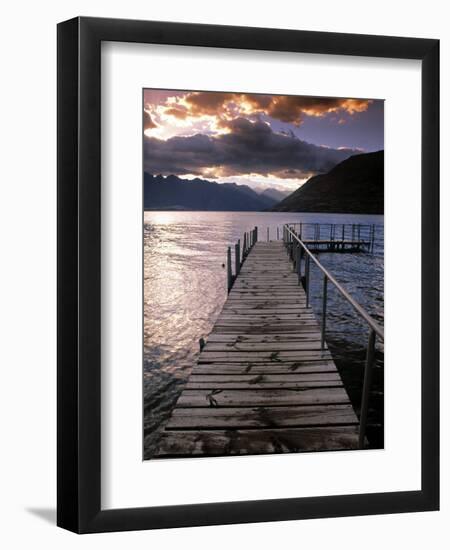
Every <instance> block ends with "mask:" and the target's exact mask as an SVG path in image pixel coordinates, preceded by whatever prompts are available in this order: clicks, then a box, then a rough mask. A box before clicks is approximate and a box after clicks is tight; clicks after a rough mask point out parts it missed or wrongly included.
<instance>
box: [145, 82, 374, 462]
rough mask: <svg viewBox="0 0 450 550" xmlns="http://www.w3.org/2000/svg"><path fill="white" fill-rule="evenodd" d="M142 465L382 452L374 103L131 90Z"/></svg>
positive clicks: (253, 95)
mask: <svg viewBox="0 0 450 550" xmlns="http://www.w3.org/2000/svg"><path fill="white" fill-rule="evenodd" d="M143 202H144V213H143V251H144V255H143V257H144V260H143V263H144V265H143V269H144V294H143V295H144V300H143V317H144V339H143V458H144V460H148V459H161V458H190V457H213V456H237V455H250V454H270V453H297V452H319V451H343V450H344V451H345V450H347V451H348V450H355V451H363V450H364V449H382V448H383V447H384V414H383V413H384V329H383V326H384V101H383V100H382V99H373V98H372V99H371V98H369V99H368V98H336V97H310V96H300V95H298V96H297V95H295V96H294V95H268V94H255V93H246V92H220V91H189V90H185V91H182V90H161V89H144V90H143Z"/></svg>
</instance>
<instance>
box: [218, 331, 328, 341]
mask: <svg viewBox="0 0 450 550" xmlns="http://www.w3.org/2000/svg"><path fill="white" fill-rule="evenodd" d="M315 340H320V332H318V331H316V332H290V333H288V334H269V333H266V334H243V333H236V334H222V333H220V332H212V333H211V334H210V335H209V336H208V343H214V342H262V343H263V342H310V341H315Z"/></svg>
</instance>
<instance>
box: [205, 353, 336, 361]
mask: <svg viewBox="0 0 450 550" xmlns="http://www.w3.org/2000/svg"><path fill="white" fill-rule="evenodd" d="M316 358H317V359H324V358H327V359H330V358H331V355H330V353H329V352H328V351H327V350H325V351H323V352H322V351H316V350H299V351H273V352H272V351H254V352H250V351H236V352H232V351H203V352H202V353H201V354H200V357H199V358H198V362H199V363H211V362H214V361H216V362H220V363H223V362H238V363H242V361H251V362H257V361H260V362H280V363H282V362H284V361H291V362H293V361H300V360H306V359H308V360H310V359H316Z"/></svg>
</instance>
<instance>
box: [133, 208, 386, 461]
mask: <svg viewBox="0 0 450 550" xmlns="http://www.w3.org/2000/svg"><path fill="white" fill-rule="evenodd" d="M291 222H303V223H322V224H323V223H338V224H342V223H348V224H358V223H361V224H376V232H375V246H374V250H373V253H370V254H369V253H345V254H333V253H320V254H319V258H320V260H321V262H322V263H323V264H324V266H325V267H327V269H328V270H329V271H330V272H331V273H332V274H333V275H335V277H336V278H337V280H338V281H339V282H340V283H341V284H343V286H345V288H346V289H347V290H348V291H349V292H350V294H351V295H352V296H353V297H354V298H355V299H356V300H357V301H358V302H359V303H360V304H361V305H362V306H363V307H364V308H365V309H366V310H367V311H368V312H369V313H370V314H371V315H372V316H373V317H374V318H375V319H376V320H377V321H378V322H379V323H380V324H382V325H383V324H384V314H383V308H384V229H383V216H372V215H370V216H369V215H356V214H300V213H281V212H145V214H144V458H145V459H148V458H151V456H152V453H153V452H154V449H155V446H156V445H157V442H158V439H159V433H160V431H161V429H162V428H163V427H164V424H165V422H166V421H167V420H168V418H169V417H170V413H171V411H172V409H173V407H174V405H175V403H176V401H177V399H178V396H179V394H180V392H181V390H182V388H183V385H184V383H185V382H186V381H187V378H188V377H189V374H190V372H191V369H192V366H193V364H194V363H195V361H196V358H197V356H198V353H199V343H198V341H199V339H200V338H202V337H203V338H206V337H207V335H208V334H209V332H210V331H211V330H212V327H213V325H214V322H215V320H216V319H217V317H218V315H219V313H220V311H221V309H222V306H223V304H224V302H225V300H226V297H227V291H226V269H225V267H224V266H225V263H226V251H227V247H228V246H230V245H234V244H235V243H236V241H237V240H238V239H239V238H240V239H241V241H242V236H243V233H244V232H245V231H250V230H251V229H253V227H255V226H258V231H259V238H260V239H266V238H267V228H268V227H269V231H270V238H271V239H274V238H276V228H277V227H279V228H280V236H281V227H282V225H283V224H285V223H291ZM316 270H317V268H315V267H312V269H311V291H312V300H311V302H312V307H313V308H314V310H315V312H316V313H317V315H318V316H319V315H320V311H321V300H320V297H321V289H322V278H321V277H319V274H318V273H317V271H316ZM328 298H329V300H328V315H327V342H328V344H329V347H330V351H331V353H332V354H333V357H334V359H335V361H336V364H337V366H338V368H339V371H340V373H341V375H342V378H343V380H344V384H345V386H346V388H347V391H348V392H349V394H350V398H351V400H352V403H353V405H354V407H355V409H356V410H357V412H359V406H360V396H361V387H362V374H363V367H364V355H365V349H366V348H365V346H366V342H367V327H366V326H365V325H364V323H361V322H360V321H359V318H358V316H357V315H356V314H355V313H354V311H353V310H352V308H351V307H350V306H349V305H348V304H347V303H346V302H345V301H344V299H343V298H342V297H341V296H340V294H338V293H337V292H336V291H335V290H334V288H333V286H332V285H329V286H328ZM383 365H384V362H383V349H382V347H380V346H378V349H377V354H376V365H375V370H374V380H373V386H372V388H373V389H372V395H371V401H370V410H369V427H368V438H369V441H370V444H371V446H373V447H382V446H383V408H384V407H383V401H384V400H383V387H384V376H383V371H384V366H383Z"/></svg>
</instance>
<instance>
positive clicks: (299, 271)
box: [296, 243, 302, 283]
mask: <svg viewBox="0 0 450 550" xmlns="http://www.w3.org/2000/svg"><path fill="white" fill-rule="evenodd" d="M301 250H302V247H301V246H300V243H297V260H296V268H297V279H298V282H299V283H300V279H301V265H300V264H301V262H302V252H301Z"/></svg>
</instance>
